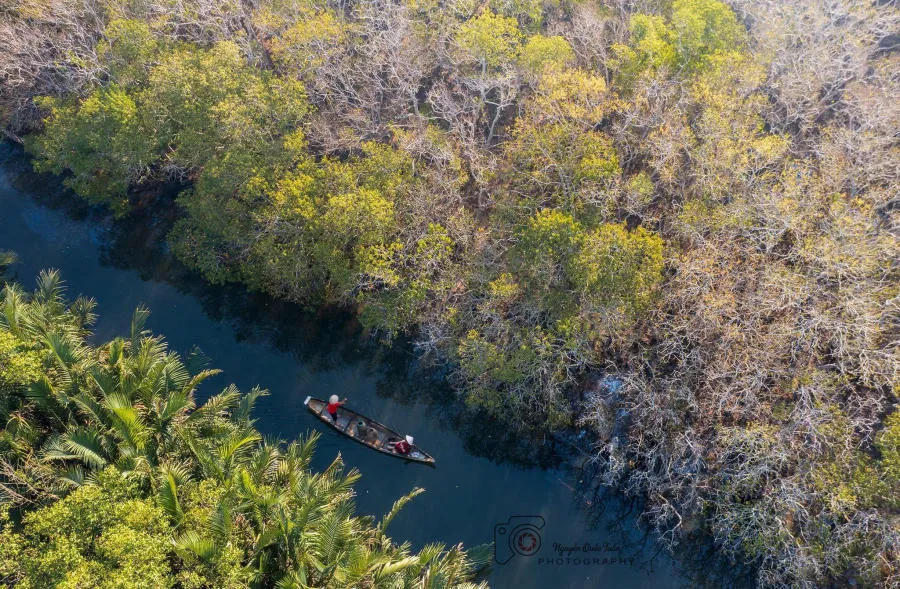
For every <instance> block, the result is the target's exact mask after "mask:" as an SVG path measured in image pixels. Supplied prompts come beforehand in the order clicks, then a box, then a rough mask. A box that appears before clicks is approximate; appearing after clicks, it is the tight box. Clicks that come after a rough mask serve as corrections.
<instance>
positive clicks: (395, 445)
mask: <svg viewBox="0 0 900 589" xmlns="http://www.w3.org/2000/svg"><path fill="white" fill-rule="evenodd" d="M414 441H415V440H414V439H413V437H412V436H409V435H408V436H406V439H405V440H398V441H396V442H388V446H390V448H391V450H393V451H394V452H396V453H397V454H409V451H410V450H412V447H413V442H414Z"/></svg>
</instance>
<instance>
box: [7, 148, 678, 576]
mask: <svg viewBox="0 0 900 589" xmlns="http://www.w3.org/2000/svg"><path fill="white" fill-rule="evenodd" d="M163 230H164V223H163V224H161V226H157V225H156V224H155V222H151V221H150V220H147V219H144V220H142V219H132V220H129V221H126V222H113V221H112V220H111V219H109V218H108V217H107V216H105V215H103V214H102V212H100V211H96V210H92V209H90V208H88V207H86V206H84V205H83V204H80V203H79V202H78V201H77V200H76V199H74V197H72V196H71V195H70V194H69V193H67V192H66V191H65V190H63V189H62V188H61V187H60V184H59V181H58V180H57V179H55V178H53V177H49V176H44V175H36V174H33V173H31V172H29V171H28V162H27V159H26V158H25V156H24V155H23V154H22V153H21V151H20V150H18V149H17V148H14V147H12V146H10V145H7V144H0V250H2V249H11V250H14V251H16V252H17V253H18V254H19V257H20V262H19V263H18V264H16V265H15V266H13V268H12V269H11V270H12V272H13V274H14V276H15V278H16V279H17V280H19V281H20V282H22V283H23V284H24V285H25V286H26V287H30V286H31V285H33V284H34V278H35V276H36V275H37V273H38V272H39V271H40V270H41V269H44V268H58V269H60V270H61V271H62V274H63V278H64V280H65V281H66V283H67V285H68V292H69V295H70V296H72V297H74V296H75V295H77V294H85V295H88V296H93V297H95V298H96V299H97V301H98V313H99V316H100V319H99V321H98V323H97V325H96V328H95V334H96V339H97V340H98V341H101V340H105V339H108V338H110V337H113V336H115V335H119V334H124V333H125V332H126V331H127V329H128V325H129V322H130V317H131V314H132V312H133V310H134V308H135V307H137V306H138V305H141V304H143V305H147V306H148V307H150V309H151V310H152V315H151V316H150V321H149V324H148V327H149V328H150V329H152V330H153V331H154V332H156V333H161V334H164V335H165V336H166V338H167V340H168V342H169V344H170V346H171V347H172V348H173V349H175V350H176V351H178V352H181V353H182V354H186V353H188V352H189V351H191V350H192V349H193V347H194V346H198V347H199V348H200V349H201V350H202V352H203V353H204V354H205V355H206V356H208V357H209V359H210V361H211V365H212V366H214V367H217V368H221V369H222V370H223V371H224V373H223V374H222V375H220V376H218V377H216V378H215V379H211V381H213V382H212V384H210V381H207V383H205V384H204V387H205V388H204V389H203V390H202V391H201V393H202V394H201V396H205V395H209V394H211V393H213V392H215V391H216V390H218V389H219V388H221V387H222V386H224V385H225V384H227V383H229V382H234V383H236V384H237V385H238V386H239V387H241V388H242V389H243V390H248V389H250V388H251V387H252V386H254V385H257V384H258V385H260V386H262V387H264V388H267V389H268V390H269V391H270V393H271V394H270V396H268V397H266V398H264V399H262V400H261V401H260V402H259V404H258V405H257V413H256V414H257V417H258V422H257V425H258V427H259V428H260V430H261V431H262V432H263V433H265V434H271V435H273V436H278V437H280V438H282V439H291V438H294V437H296V436H298V435H301V434H302V433H304V432H306V431H309V430H316V431H319V432H321V434H322V437H321V440H320V443H319V450H318V453H317V457H316V461H315V463H314V467H315V468H317V469H319V468H323V467H324V466H326V465H327V464H328V463H329V462H331V460H333V459H334V457H335V455H336V454H337V453H338V452H340V453H341V455H342V456H343V458H344V460H345V462H346V464H347V466H348V467H353V468H357V469H359V471H360V472H361V473H362V479H361V481H360V482H359V483H358V484H357V487H356V488H357V492H358V511H359V512H360V513H361V514H372V515H374V516H376V517H380V516H381V515H382V514H384V513H385V512H387V511H388V510H389V509H390V507H391V504H392V502H393V501H394V500H395V499H397V498H398V497H399V496H401V495H402V494H404V493H406V492H408V491H410V490H411V489H412V488H413V487H424V488H425V489H426V493H425V494H423V495H421V496H419V497H418V498H416V499H415V500H414V501H413V502H412V503H410V504H409V505H407V507H406V508H405V510H404V511H403V512H402V513H401V515H400V516H398V517H397V518H396V519H395V520H394V522H393V523H392V525H391V528H390V529H389V532H390V533H391V535H392V536H394V537H395V538H397V539H405V540H409V541H410V542H412V544H413V546H414V547H415V548H418V547H421V546H422V545H423V544H425V543H427V542H432V541H439V542H444V543H448V544H449V543H454V542H458V541H462V542H464V543H465V544H466V545H468V546H473V545H476V544H481V543H484V542H489V541H491V540H492V539H493V537H494V533H495V529H496V531H497V532H499V533H501V536H500V537H499V543H498V545H499V546H500V549H499V551H498V554H499V555H500V556H501V558H502V556H503V554H504V553H507V552H509V543H508V542H507V541H506V540H505V539H504V537H503V536H502V532H503V531H504V530H505V529H506V528H505V527H503V526H501V527H500V528H495V526H497V525H500V524H505V523H507V522H509V521H510V519H511V518H519V519H513V520H512V524H513V526H515V525H517V524H532V525H535V526H539V525H540V524H541V519H542V520H543V527H542V528H541V529H540V530H539V531H538V534H537V537H539V540H540V549H539V550H538V551H537V552H536V553H535V554H534V555H532V556H530V557H524V556H521V555H517V556H514V557H513V558H511V559H510V560H509V562H508V563H506V564H504V565H496V566H495V567H494V569H493V572H492V573H491V575H490V577H489V581H490V583H491V586H492V587H495V588H497V589H504V588H522V589H526V588H537V589H543V588H559V589H563V588H581V587H615V588H629V587H646V588H665V587H676V586H684V585H685V584H687V582H686V581H685V577H684V576H683V575H682V574H679V573H678V572H676V567H675V566H674V565H673V563H672V561H671V560H670V559H668V558H667V557H665V556H660V555H659V554H658V552H659V550H658V547H657V546H656V545H655V544H654V542H653V541H652V539H650V538H648V536H647V534H646V533H645V532H644V531H642V530H640V529H638V528H637V527H636V515H635V514H636V512H634V511H629V510H627V509H626V506H625V505H623V504H622V503H621V502H620V501H619V500H616V499H615V498H613V499H606V500H598V499H596V498H594V499H593V501H592V502H591V503H592V504H591V506H590V507H588V506H587V505H586V502H587V501H586V499H585V498H584V497H581V496H579V495H577V494H576V493H575V489H576V488H578V486H579V485H578V483H579V481H578V480H577V475H571V474H568V473H569V472H572V471H570V469H567V468H563V467H549V468H536V467H528V466H525V464H527V463H529V462H530V463H532V464H533V463H534V462H535V461H536V460H542V459H543V460H544V462H545V464H546V462H547V459H546V456H547V453H546V452H545V451H544V450H543V449H542V447H541V445H540V442H538V441H522V440H515V439H511V438H509V437H508V436H506V435H505V434H504V432H503V431H502V429H500V428H498V426H497V424H495V423H492V422H490V421H489V420H486V419H479V418H473V417H471V416H467V415H466V414H465V413H464V412H462V411H461V410H460V408H459V406H458V404H457V403H455V402H453V400H452V397H451V396H450V394H449V391H447V389H446V387H445V386H441V381H442V379H441V378H440V376H441V374H440V368H439V367H437V368H436V367H425V368H423V367H419V366H418V364H417V363H416V360H415V358H414V355H413V354H412V353H411V351H410V350H409V349H408V347H407V346H403V345H398V346H394V348H393V349H384V348H381V347H379V346H378V345H377V343H375V342H374V341H373V338H372V337H371V336H369V335H367V334H364V333H362V332H361V331H360V329H359V327H358V325H357V323H356V322H355V321H354V320H353V317H351V316H349V315H346V314H342V313H337V312H335V313H331V314H318V315H312V314H309V313H306V312H304V311H302V310H300V309H297V308H296V307H293V306H291V305H286V304H283V303H278V302H276V301H272V300H270V299H268V298H266V297H263V296H259V295H254V294H251V293H247V292H246V291H244V290H242V289H240V288H235V287H211V286H208V285H205V284H203V283H202V282H200V281H199V280H197V279H196V278H195V277H192V276H191V275H190V273H188V272H186V271H185V270H184V269H183V268H181V267H180V266H179V265H178V264H177V263H175V262H173V261H172V260H171V258H170V257H169V256H168V255H167V254H166V252H165V249H164V246H160V245H159V243H160V235H161V233H162V232H163ZM331 393H338V394H341V395H342V396H343V395H345V396H347V397H349V399H350V403H351V405H352V406H353V408H354V409H356V410H358V411H360V412H361V413H364V414H366V415H369V416H371V417H372V418H374V419H376V420H378V421H381V422H383V423H386V424H389V425H392V426H395V429H398V430H400V431H402V432H408V433H411V434H413V435H415V437H416V441H417V443H418V444H420V445H421V446H422V447H423V448H425V449H426V450H427V451H429V452H430V453H431V454H432V455H434V456H435V457H436V459H437V467H436V468H428V467H424V466H421V465H417V464H406V463H404V462H402V461H400V460H397V459H394V458H391V457H389V456H383V455H379V454H377V453H375V452H373V451H371V450H368V449H366V448H364V447H363V446H360V445H358V444H356V443H354V442H353V441H351V440H348V439H344V438H341V437H340V436H339V435H338V434H337V433H336V432H333V431H331V430H330V429H328V428H327V427H325V426H323V425H322V424H320V423H318V422H317V420H316V419H315V418H314V417H313V416H311V415H310V414H309V413H308V412H307V411H306V410H305V408H304V407H303V405H302V403H303V399H304V398H305V397H306V396H307V395H309V394H313V395H316V396H319V397H327V396H328V395H329V394H331ZM523 529H524V528H523ZM534 540H535V537H532V536H529V535H527V534H526V535H524V536H523V541H524V542H525V543H526V544H527V543H529V542H532V541H534ZM554 544H559V545H564V546H568V547H578V548H580V549H581V550H582V551H583V550H584V549H585V548H586V545H589V546H590V548H591V550H590V551H589V552H581V553H578V552H575V553H571V554H570V555H569V560H568V562H567V561H566V560H561V561H560V560H559V559H560V558H564V556H565V555H563V556H562V557H561V556H560V554H558V552H557V551H555V550H554ZM690 576H691V577H694V575H690ZM691 584H693V583H691Z"/></svg>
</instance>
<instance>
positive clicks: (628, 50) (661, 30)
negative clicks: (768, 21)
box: [613, 0, 746, 86]
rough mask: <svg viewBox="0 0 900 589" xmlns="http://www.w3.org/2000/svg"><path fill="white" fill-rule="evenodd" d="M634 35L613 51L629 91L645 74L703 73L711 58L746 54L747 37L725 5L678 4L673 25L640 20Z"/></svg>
mask: <svg viewBox="0 0 900 589" xmlns="http://www.w3.org/2000/svg"><path fill="white" fill-rule="evenodd" d="M630 33H631V39H630V41H629V43H628V45H621V44H619V45H615V46H614V47H613V50H614V52H615V53H616V54H617V56H616V62H617V66H618V70H619V75H620V82H622V83H623V84H624V85H626V86H627V85H629V84H630V83H631V82H632V81H633V80H634V79H635V77H637V76H639V75H640V74H642V73H643V72H650V73H653V72H656V71H658V70H662V69H665V70H668V71H669V72H670V73H674V72H675V71H676V70H678V71H682V72H684V73H685V74H687V75H693V74H699V73H702V72H703V70H704V69H705V68H706V67H707V66H708V64H709V62H710V59H711V58H714V57H716V56H720V55H722V54H724V53H727V52H735V51H740V50H742V49H743V47H744V45H745V43H746V31H745V30H744V28H743V27H742V26H741V24H740V23H739V22H738V21H737V17H736V16H735V14H734V12H733V11H732V10H731V9H730V8H729V7H728V6H727V5H726V4H724V3H723V2H720V1H719V0H674V1H673V2H672V13H671V18H669V19H665V18H663V17H661V16H657V15H649V14H635V15H633V16H632V17H631V22H630Z"/></svg>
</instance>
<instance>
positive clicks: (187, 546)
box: [174, 530, 218, 562]
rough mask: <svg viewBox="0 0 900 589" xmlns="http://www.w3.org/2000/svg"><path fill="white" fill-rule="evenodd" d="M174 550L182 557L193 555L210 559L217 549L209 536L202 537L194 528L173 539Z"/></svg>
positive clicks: (205, 559) (206, 559)
mask: <svg viewBox="0 0 900 589" xmlns="http://www.w3.org/2000/svg"><path fill="white" fill-rule="evenodd" d="M174 545H175V551H176V552H177V553H178V554H179V556H182V558H184V557H185V556H195V557H197V558H199V559H200V560H202V561H205V562H209V561H211V560H212V559H213V558H214V557H215V556H216V554H217V553H218V550H217V549H216V544H215V542H213V541H212V540H210V539H209V538H202V537H201V536H200V534H198V533H197V532H196V531H195V530H188V531H186V532H185V533H183V534H182V535H181V536H179V537H178V538H176V539H175V540H174Z"/></svg>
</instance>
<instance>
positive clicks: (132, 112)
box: [28, 85, 162, 213]
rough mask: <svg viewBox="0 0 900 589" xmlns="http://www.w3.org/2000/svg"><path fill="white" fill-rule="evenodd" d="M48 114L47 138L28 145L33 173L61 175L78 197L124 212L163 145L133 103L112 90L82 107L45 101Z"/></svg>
mask: <svg viewBox="0 0 900 589" xmlns="http://www.w3.org/2000/svg"><path fill="white" fill-rule="evenodd" d="M38 104H39V106H41V107H42V108H45V109H47V110H49V112H50V115H49V117H48V118H47V119H46V121H45V128H44V132H43V133H42V134H41V135H39V136H37V137H35V138H34V139H32V140H30V141H29V143H28V148H29V150H30V151H32V152H33V153H35V154H36V155H37V157H36V159H35V162H34V164H35V169H36V170H38V171H44V172H53V173H55V174H61V173H62V172H63V171H64V170H68V171H70V172H71V173H72V176H71V177H69V178H67V179H66V184H68V185H69V186H71V187H72V188H73V189H74V190H75V192H77V193H78V194H80V195H82V196H85V197H88V198H90V199H92V200H94V201H95V202H105V203H109V204H110V205H112V207H113V208H114V210H116V211H117V212H120V213H122V212H125V210H126V207H127V198H126V197H127V190H128V187H129V185H130V184H131V183H135V182H137V181H138V180H139V179H140V176H141V175H142V174H144V173H146V171H147V169H148V167H149V166H150V165H151V164H152V163H153V162H154V160H155V159H156V157H157V152H158V150H159V149H161V147H162V143H161V142H159V141H158V140H157V138H156V135H155V133H154V132H153V130H152V127H151V126H150V125H149V124H147V122H146V121H145V120H144V113H142V112H140V111H139V109H138V105H137V104H136V103H135V101H134V99H133V98H132V97H131V96H129V95H128V93H127V92H126V91H125V90H123V89H122V88H120V87H118V86H115V85H111V86H109V87H107V88H103V89H100V90H97V91H96V92H94V93H93V94H91V95H90V96H89V97H88V98H86V99H85V100H84V101H82V102H81V103H73V102H72V101H71V100H68V99H53V98H45V99H42V100H40V101H38Z"/></svg>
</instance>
